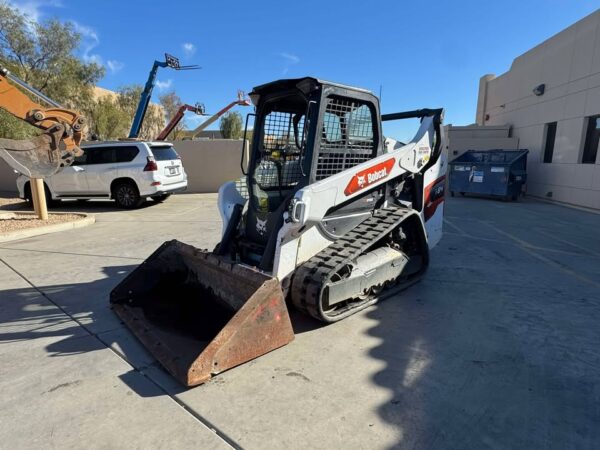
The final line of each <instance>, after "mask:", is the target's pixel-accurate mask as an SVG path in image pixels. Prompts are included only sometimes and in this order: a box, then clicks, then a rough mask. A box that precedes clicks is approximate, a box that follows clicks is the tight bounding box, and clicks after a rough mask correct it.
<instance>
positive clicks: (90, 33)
mask: <svg viewBox="0 0 600 450" xmlns="http://www.w3.org/2000/svg"><path fill="white" fill-rule="evenodd" d="M71 23H72V24H73V27H74V28H75V31H77V32H78V33H79V34H81V40H82V47H83V54H82V55H81V57H82V58H83V60H84V61H85V62H86V63H96V64H100V65H104V61H103V59H102V57H101V56H100V55H98V54H97V53H92V51H93V50H94V49H95V48H96V47H98V45H100V38H99V37H98V33H96V30H94V29H93V28H91V27H88V26H86V25H81V24H80V23H78V22H75V21H74V20H73V21H72V22H71Z"/></svg>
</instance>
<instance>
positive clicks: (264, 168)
mask: <svg viewBox="0 0 600 450" xmlns="http://www.w3.org/2000/svg"><path fill="white" fill-rule="evenodd" d="M298 100H299V99H298V97H292V98H289V99H287V101H281V100H279V101H277V102H276V103H275V102H274V103H273V104H272V105H271V107H270V108H269V107H267V108H265V110H266V113H265V115H264V116H263V120H262V121H261V122H262V123H261V126H260V127H261V130H260V131H261V134H260V139H259V142H258V152H257V158H256V159H255V163H254V164H255V165H254V170H253V173H252V178H251V180H252V192H253V197H254V201H255V202H258V204H259V205H260V208H261V209H268V210H269V211H273V210H274V209H276V208H277V207H278V206H279V204H280V203H281V201H283V199H284V198H285V197H286V196H287V195H288V193H289V192H290V191H291V190H293V189H295V188H296V187H297V186H298V185H299V183H300V181H301V179H302V177H303V174H302V168H301V161H300V158H301V153H302V147H303V145H304V139H305V136H304V133H305V129H304V116H305V113H306V102H305V101H304V99H302V100H301V101H298Z"/></svg>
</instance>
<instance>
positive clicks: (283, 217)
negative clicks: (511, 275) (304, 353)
mask: <svg viewBox="0 0 600 450" xmlns="http://www.w3.org/2000/svg"><path fill="white" fill-rule="evenodd" d="M250 98H251V99H252V102H253V104H254V105H255V107H256V113H255V122H254V133H253V139H252V143H251V151H250V155H249V158H248V159H249V160H248V164H244V155H243V154H242V166H243V167H242V171H244V170H245V167H244V166H246V165H247V173H246V172H245V177H244V178H242V179H241V180H239V181H237V182H229V183H225V184H224V185H223V186H221V188H220V189H219V197H218V208H219V211H220V214H221V217H222V219H223V232H222V238H221V242H220V243H219V244H218V245H217V247H216V248H215V249H214V251H212V252H208V251H206V250H200V249H197V248H194V247H192V246H190V245H186V244H184V243H181V242H178V241H175V240H174V241H170V242H165V243H164V244H163V245H162V246H161V247H160V248H159V249H158V250H156V252H155V253H154V254H153V255H151V256H150V257H149V258H148V259H147V260H146V261H145V262H143V263H142V265H141V266H140V267H138V268H137V269H135V270H134V271H133V272H132V273H130V274H129V275H128V276H127V277H126V278H125V279H124V280H123V281H122V282H121V283H120V284H119V285H118V286H117V287H116V288H115V289H114V290H113V291H112V292H111V303H112V307H113V309H114V310H115V312H116V313H117V314H118V315H119V316H120V317H121V319H122V320H123V321H124V322H125V323H126V324H127V325H128V326H129V327H130V328H131V329H132V330H133V332H134V333H135V335H136V336H137V337H138V338H139V339H140V340H141V341H142V342H143V343H144V345H145V346H146V347H147V348H148V349H149V350H150V351H151V352H152V353H153V354H154V355H155V357H156V358H157V359H158V360H159V361H160V362H161V363H162V364H163V366H164V367H166V369H167V370H169V371H170V372H171V373H172V374H173V375H174V376H175V377H176V378H177V379H179V380H180V381H181V382H182V383H184V384H185V385H187V386H193V385H197V384H200V383H203V382H205V381H207V380H209V379H210V378H211V376H213V375H215V374H218V373H220V372H221V371H223V370H226V369H229V368H231V367H234V366H236V365H239V364H241V363H244V362H246V361H249V360H251V359H253V358H256V357H258V356H260V355H263V354H265V353H267V352H269V351H271V350H274V349H276V348H278V347H281V346H283V345H286V344H288V343H289V342H290V341H292V340H293V338H294V333H293V329H292V326H291V323H290V318H289V315H288V310H287V307H286V301H287V302H289V303H290V304H292V305H293V306H295V307H296V308H298V309H300V310H301V311H303V312H305V313H307V314H309V315H311V316H312V317H314V318H316V319H318V320H321V321H324V322H335V321H338V320H341V319H343V318H345V317H348V316H349V315H351V314H354V313H356V312H357V311H360V310H361V309H363V308H366V307H368V306H369V305H372V304H373V303H375V302H377V301H378V300H379V299H382V298H384V297H386V296H389V295H393V294H395V293H397V292H398V291H399V290H401V289H404V288H406V287H407V286H409V285H410V284H412V283H414V282H415V281H417V280H418V279H419V278H420V277H421V276H422V275H423V273H424V272H425V270H426V268H427V265H428V260H429V249H430V248H432V247H433V246H434V245H435V244H436V243H437V242H438V241H439V239H440V238H441V232H442V214H443V201H444V179H445V175H444V174H445V171H446V166H447V164H446V156H445V152H444V147H445V146H444V137H443V129H442V126H441V124H442V116H443V111H442V110H441V109H422V110H417V111H410V112H403V113H396V114H386V115H380V112H379V101H378V99H377V97H375V96H374V95H373V94H372V93H370V92H369V91H366V90H363V89H358V88H354V87H350V86H344V85H340V84H336V83H330V82H326V81H322V80H318V79H315V78H308V77H307V78H301V79H288V80H279V81H275V82H272V83H268V84H264V85H261V86H258V87H256V88H254V90H253V91H252V93H251V94H250ZM405 118H418V119H420V128H419V130H418V131H417V134H416V135H415V137H414V139H413V140H412V141H411V142H409V143H408V144H403V143H401V142H398V141H395V140H393V139H385V138H384V137H383V135H382V130H381V122H382V121H386V120H397V119H405ZM247 125H248V119H247V121H246V128H247Z"/></svg>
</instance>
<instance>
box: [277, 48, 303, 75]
mask: <svg viewBox="0 0 600 450" xmlns="http://www.w3.org/2000/svg"><path fill="white" fill-rule="evenodd" d="M279 56H280V57H281V58H283V61H284V66H283V71H282V73H283V74H284V75H285V74H286V73H288V72H289V70H290V66H293V65H294V64H298V63H299V62H300V58H299V57H297V56H296V55H294V54H293V53H287V52H281V53H279Z"/></svg>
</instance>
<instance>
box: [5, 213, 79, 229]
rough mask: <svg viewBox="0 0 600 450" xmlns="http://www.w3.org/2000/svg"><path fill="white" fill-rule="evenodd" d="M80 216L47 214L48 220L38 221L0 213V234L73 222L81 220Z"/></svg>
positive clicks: (16, 214) (26, 215)
mask: <svg viewBox="0 0 600 450" xmlns="http://www.w3.org/2000/svg"><path fill="white" fill-rule="evenodd" d="M83 218H84V216H83V215H80V214H48V220H39V219H37V218H33V217H32V216H31V215H28V214H19V213H4V214H2V213H0V233H9V232H11V231H18V230H25V229H27V228H37V227H43V226H46V225H54V224H57V223H64V222H74V221H76V220H81V219H83Z"/></svg>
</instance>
